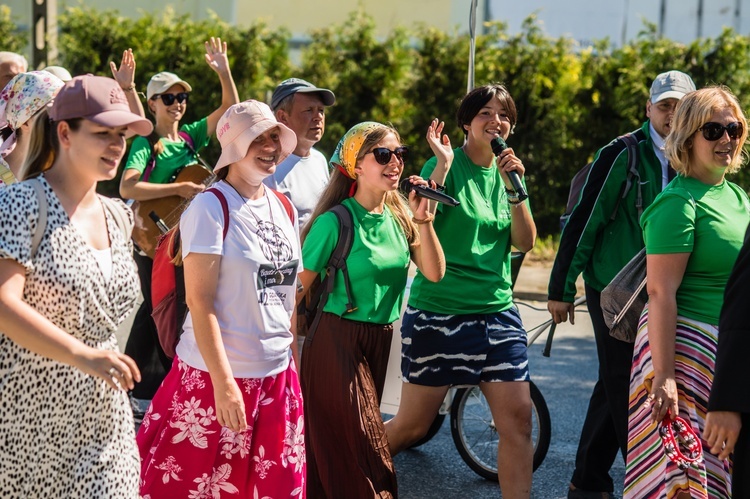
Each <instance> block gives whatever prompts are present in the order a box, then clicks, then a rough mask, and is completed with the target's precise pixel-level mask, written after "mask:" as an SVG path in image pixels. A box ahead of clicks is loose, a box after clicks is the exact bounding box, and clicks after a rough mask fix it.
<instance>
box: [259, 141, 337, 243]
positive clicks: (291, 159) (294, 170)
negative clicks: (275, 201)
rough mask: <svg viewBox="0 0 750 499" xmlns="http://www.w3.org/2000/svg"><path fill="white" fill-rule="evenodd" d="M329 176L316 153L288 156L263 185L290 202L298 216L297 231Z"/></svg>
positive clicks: (325, 163) (312, 207)
mask: <svg viewBox="0 0 750 499" xmlns="http://www.w3.org/2000/svg"><path fill="white" fill-rule="evenodd" d="M330 176H331V174H330V172H329V169H328V161H327V160H326V158H325V156H323V155H322V154H321V153H320V152H319V151H317V150H316V149H310V155H309V156H307V157H306V158H303V157H300V156H297V155H296V154H290V155H289V156H287V157H286V159H285V160H284V161H282V162H281V163H279V164H278V165H277V166H276V171H275V172H274V173H273V175H270V176H268V177H266V178H265V180H264V181H263V182H264V183H265V184H266V185H267V186H268V187H270V188H272V189H276V190H277V191H279V192H280V193H282V194H284V195H286V197H288V198H289V199H291V200H292V203H293V204H294V206H295V208H297V212H298V213H299V227H300V228H302V227H304V225H305V223H307V220H308V219H309V218H310V215H312V212H313V210H314V209H315V205H316V204H318V199H320V195H321V194H323V190H324V189H325V187H326V184H328V179H329V178H330Z"/></svg>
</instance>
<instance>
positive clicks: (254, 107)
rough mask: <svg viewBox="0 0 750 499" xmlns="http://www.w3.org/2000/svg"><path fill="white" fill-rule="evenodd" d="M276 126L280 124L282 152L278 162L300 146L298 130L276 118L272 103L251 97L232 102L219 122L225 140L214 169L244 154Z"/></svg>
mask: <svg viewBox="0 0 750 499" xmlns="http://www.w3.org/2000/svg"><path fill="white" fill-rule="evenodd" d="M274 127H278V128H279V134H280V140H281V154H280V156H279V161H278V162H279V163H281V162H282V161H283V160H284V158H286V157H287V156H289V154H291V153H292V151H294V148H295V147H297V136H296V135H295V134H294V132H293V131H292V130H291V129H290V128H288V127H287V126H286V125H283V124H281V123H279V122H278V121H276V117H275V116H274V115H273V112H272V111H271V108H270V107H268V104H264V103H262V102H258V101H256V100H247V101H245V102H240V103H239V104H234V105H233V106H231V107H230V108H229V109H227V110H226V112H224V115H223V116H222V117H221V118H219V123H218V124H217V125H216V136H217V137H218V138H219V142H220V143H221V156H220V157H219V160H218V161H217V162H216V166H215V167H214V172H216V171H219V170H220V169H222V168H224V167H225V166H227V165H230V164H232V163H236V162H237V161H239V160H241V159H242V158H244V157H245V155H246V154H247V150H248V148H249V147H250V144H252V143H253V141H254V140H255V139H256V138H258V137H259V136H260V135H262V134H264V133H265V132H266V131H268V130H270V129H271V128H274Z"/></svg>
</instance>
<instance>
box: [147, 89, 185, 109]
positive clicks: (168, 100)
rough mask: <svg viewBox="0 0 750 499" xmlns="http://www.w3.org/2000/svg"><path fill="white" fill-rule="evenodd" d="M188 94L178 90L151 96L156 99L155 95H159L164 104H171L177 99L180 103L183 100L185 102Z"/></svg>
mask: <svg viewBox="0 0 750 499" xmlns="http://www.w3.org/2000/svg"><path fill="white" fill-rule="evenodd" d="M189 96H190V94H188V93H187V92H180V93H178V94H159V95H154V96H153V97H151V98H152V99H153V100H156V98H157V97H161V101H162V102H163V103H164V105H165V106H171V105H172V104H174V101H177V102H179V103H180V104H182V103H183V102H187V100H188V97H189Z"/></svg>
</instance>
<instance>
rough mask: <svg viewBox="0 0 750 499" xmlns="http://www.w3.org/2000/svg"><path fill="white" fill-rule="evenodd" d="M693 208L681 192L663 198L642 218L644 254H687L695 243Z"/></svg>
mask: <svg viewBox="0 0 750 499" xmlns="http://www.w3.org/2000/svg"><path fill="white" fill-rule="evenodd" d="M695 213H696V212H695V205H694V203H693V202H692V196H690V194H689V193H687V192H686V191H683V190H682V189H670V190H669V192H665V193H664V194H662V195H661V196H660V197H659V198H658V199H657V200H656V201H655V202H654V203H653V204H652V205H651V206H649V209H648V211H647V212H646V213H644V214H643V220H642V222H641V225H642V227H643V238H644V239H645V241H646V253H647V254H649V255H663V254H669V253H690V252H692V251H693V244H694V242H695Z"/></svg>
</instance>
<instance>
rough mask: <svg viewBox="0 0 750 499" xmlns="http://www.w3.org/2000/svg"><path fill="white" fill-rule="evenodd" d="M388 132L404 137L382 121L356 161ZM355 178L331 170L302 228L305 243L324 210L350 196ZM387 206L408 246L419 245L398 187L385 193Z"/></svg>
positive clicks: (366, 140)
mask: <svg viewBox="0 0 750 499" xmlns="http://www.w3.org/2000/svg"><path fill="white" fill-rule="evenodd" d="M388 134H393V135H395V136H396V140H398V141H399V143H400V142H401V136H400V135H399V134H398V132H397V131H396V129H395V128H393V127H390V126H388V125H383V124H379V126H378V127H376V128H375V130H374V131H372V132H370V133H369V134H368V135H367V138H365V141H364V142H363V144H362V147H361V148H360V150H359V154H357V164H359V162H360V161H362V159H363V158H364V157H365V155H366V154H367V153H368V152H370V151H371V150H372V148H373V147H375V145H376V144H377V143H378V142H380V141H382V140H383V139H384V138H385V137H386V136H387V135H388ZM355 182H356V180H352V179H351V178H349V177H348V176H346V175H344V174H343V173H341V171H339V170H338V168H334V169H333V172H332V173H331V180H330V181H329V182H328V185H327V186H326V189H325V190H324V191H323V194H322V195H321V197H320V200H319V201H318V204H317V205H316V206H315V210H313V213H312V215H311V216H310V219H309V220H308V221H307V223H306V224H305V226H304V227H303V229H302V234H301V236H300V239H301V240H302V242H303V243H304V241H305V238H307V235H308V234H309V233H310V227H312V224H313V222H314V221H315V219H316V218H318V217H319V216H320V215H322V214H323V213H325V212H327V211H328V210H330V209H331V208H333V207H334V206H336V205H337V204H341V202H342V201H344V200H345V199H347V198H348V197H349V192H351V188H352V184H354V183H355ZM385 205H386V206H387V207H388V208H389V209H390V210H391V213H392V214H393V217H394V218H395V219H396V222H398V224H399V226H401V229H402V230H403V231H404V236H406V240H407V242H408V243H409V246H411V247H414V246H417V245H419V230H418V229H417V226H416V225H415V224H414V222H412V220H411V212H410V211H409V206H408V205H407V202H406V199H405V198H404V196H402V195H401V193H399V192H398V191H397V190H395V191H389V192H386V194H385Z"/></svg>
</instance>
